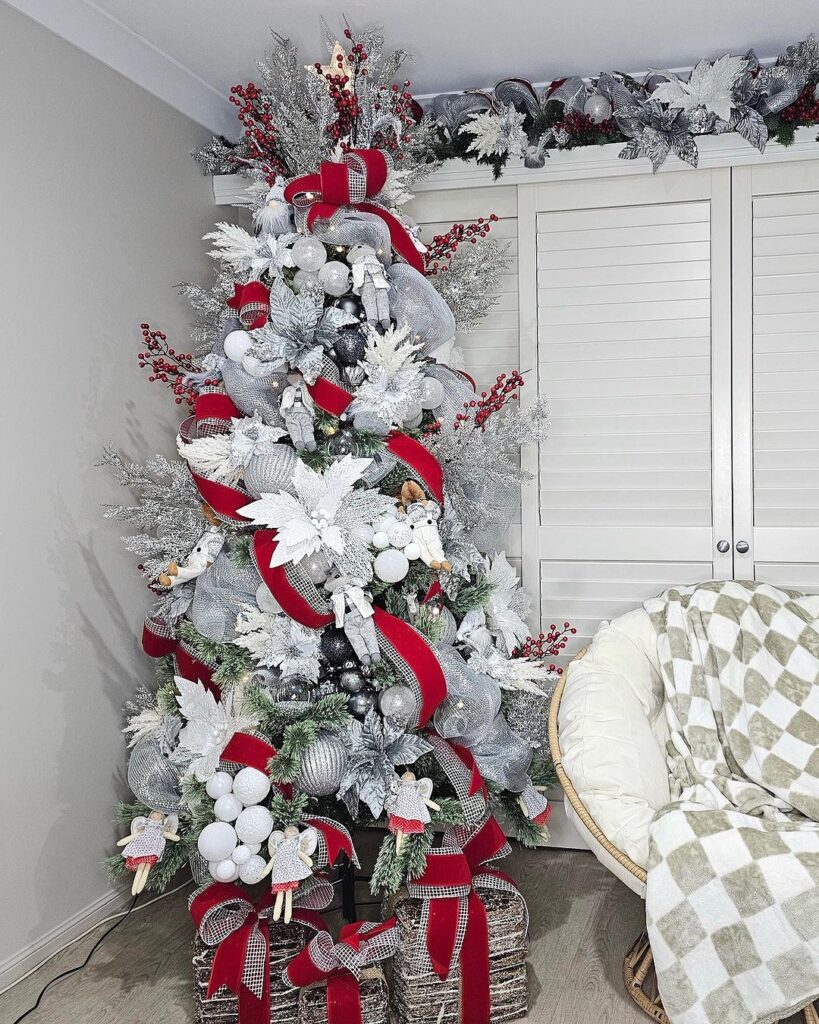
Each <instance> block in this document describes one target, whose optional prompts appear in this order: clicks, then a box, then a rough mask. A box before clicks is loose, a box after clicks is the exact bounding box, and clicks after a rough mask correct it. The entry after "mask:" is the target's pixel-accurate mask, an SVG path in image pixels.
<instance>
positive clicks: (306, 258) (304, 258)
mask: <svg viewBox="0 0 819 1024" xmlns="http://www.w3.org/2000/svg"><path fill="white" fill-rule="evenodd" d="M291 252H292V254H293V262H294V263H295V264H296V266H297V267H299V268H301V270H307V271H311V272H313V273H315V272H316V271H317V270H318V269H319V267H323V266H324V264H325V263H326V262H327V250H326V249H325V248H324V245H323V244H322V243H321V242H320V241H319V240H318V239H317V238H314V237H313V236H312V235H305V236H304V237H303V238H299V239H297V240H296V241H295V242H294V243H293V248H292V249H291Z"/></svg>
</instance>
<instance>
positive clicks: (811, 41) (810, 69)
mask: <svg viewBox="0 0 819 1024" xmlns="http://www.w3.org/2000/svg"><path fill="white" fill-rule="evenodd" d="M776 63H777V65H785V66H786V67H790V68H795V69H796V70H797V71H801V72H802V73H803V74H804V76H805V80H806V81H808V80H809V79H812V78H819V42H817V40H816V36H815V35H814V34H813V33H812V32H811V34H810V35H809V36H808V38H807V39H803V40H802V42H801V43H797V44H796V46H789V47H788V48H787V50H785V52H784V53H783V54H782V56H781V57H779V58H778V59H777V62H776Z"/></svg>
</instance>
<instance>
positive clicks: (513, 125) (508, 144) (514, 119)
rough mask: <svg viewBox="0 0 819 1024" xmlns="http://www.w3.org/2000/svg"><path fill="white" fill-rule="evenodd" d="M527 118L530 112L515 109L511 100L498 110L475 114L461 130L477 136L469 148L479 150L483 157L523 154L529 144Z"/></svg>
mask: <svg viewBox="0 0 819 1024" xmlns="http://www.w3.org/2000/svg"><path fill="white" fill-rule="evenodd" d="M525 120H526V115H525V114H522V113H520V111H518V110H515V108H514V106H513V105H512V104H511V103H509V104H507V105H506V106H503V107H501V109H500V111H499V112H497V113H495V112H493V111H486V112H485V113H477V114H473V115H472V117H471V118H470V119H469V121H467V123H466V124H465V125H464V126H463V127H462V128H461V129H460V131H461V133H466V134H467V135H471V136H473V142H471V143H470V145H469V151H470V152H471V153H477V155H478V157H479V158H480V157H492V156H503V155H504V154H506V153H508V154H509V155H510V156H522V155H523V153H524V152H525V150H526V147H527V146H528V144H529V140H528V139H527V137H526V132H525V131H524V130H523V122H524V121H525Z"/></svg>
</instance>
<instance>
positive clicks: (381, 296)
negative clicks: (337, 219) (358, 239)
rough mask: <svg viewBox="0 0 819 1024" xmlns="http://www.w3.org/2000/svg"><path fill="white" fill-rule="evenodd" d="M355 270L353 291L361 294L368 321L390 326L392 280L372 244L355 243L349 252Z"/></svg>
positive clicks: (385, 327) (350, 261) (348, 259)
mask: <svg viewBox="0 0 819 1024" xmlns="http://www.w3.org/2000/svg"><path fill="white" fill-rule="evenodd" d="M347 262H348V263H349V264H350V266H351V267H352V271H353V292H354V293H355V294H356V295H360V296H361V305H362V306H363V307H364V314H365V316H366V317H367V323H370V324H380V325H381V326H382V327H383V328H384V329H385V330H386V329H387V328H388V327H389V326H390V300H389V290H390V282H389V281H388V280H387V276H386V274H385V273H384V267H383V265H382V263H381V261H380V260H379V258H378V256H377V255H376V251H375V249H373V248H372V246H370V245H354V246H353V247H352V248H351V249H350V251H349V252H348V253H347Z"/></svg>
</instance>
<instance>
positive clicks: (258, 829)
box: [207, 805, 273, 853]
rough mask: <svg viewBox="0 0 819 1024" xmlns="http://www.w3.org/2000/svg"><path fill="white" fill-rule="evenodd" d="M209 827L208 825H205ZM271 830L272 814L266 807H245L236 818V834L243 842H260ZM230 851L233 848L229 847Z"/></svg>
mask: <svg viewBox="0 0 819 1024" xmlns="http://www.w3.org/2000/svg"><path fill="white" fill-rule="evenodd" d="M207 827H208V828H210V825H208V826H207ZM272 831H273V816H272V815H271V813H270V811H268V809H267V808H266V807H259V806H258V805H256V806H254V807H245V809H244V810H243V811H242V813H241V814H240V815H239V817H238V818H237V819H236V835H237V836H238V837H239V838H240V839H241V841H242V842H243V843H261V842H264V840H265V839H267V837H268V836H269V835H270V833H271V832H272ZM230 852H231V853H232V852H233V848H231V851H230Z"/></svg>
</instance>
